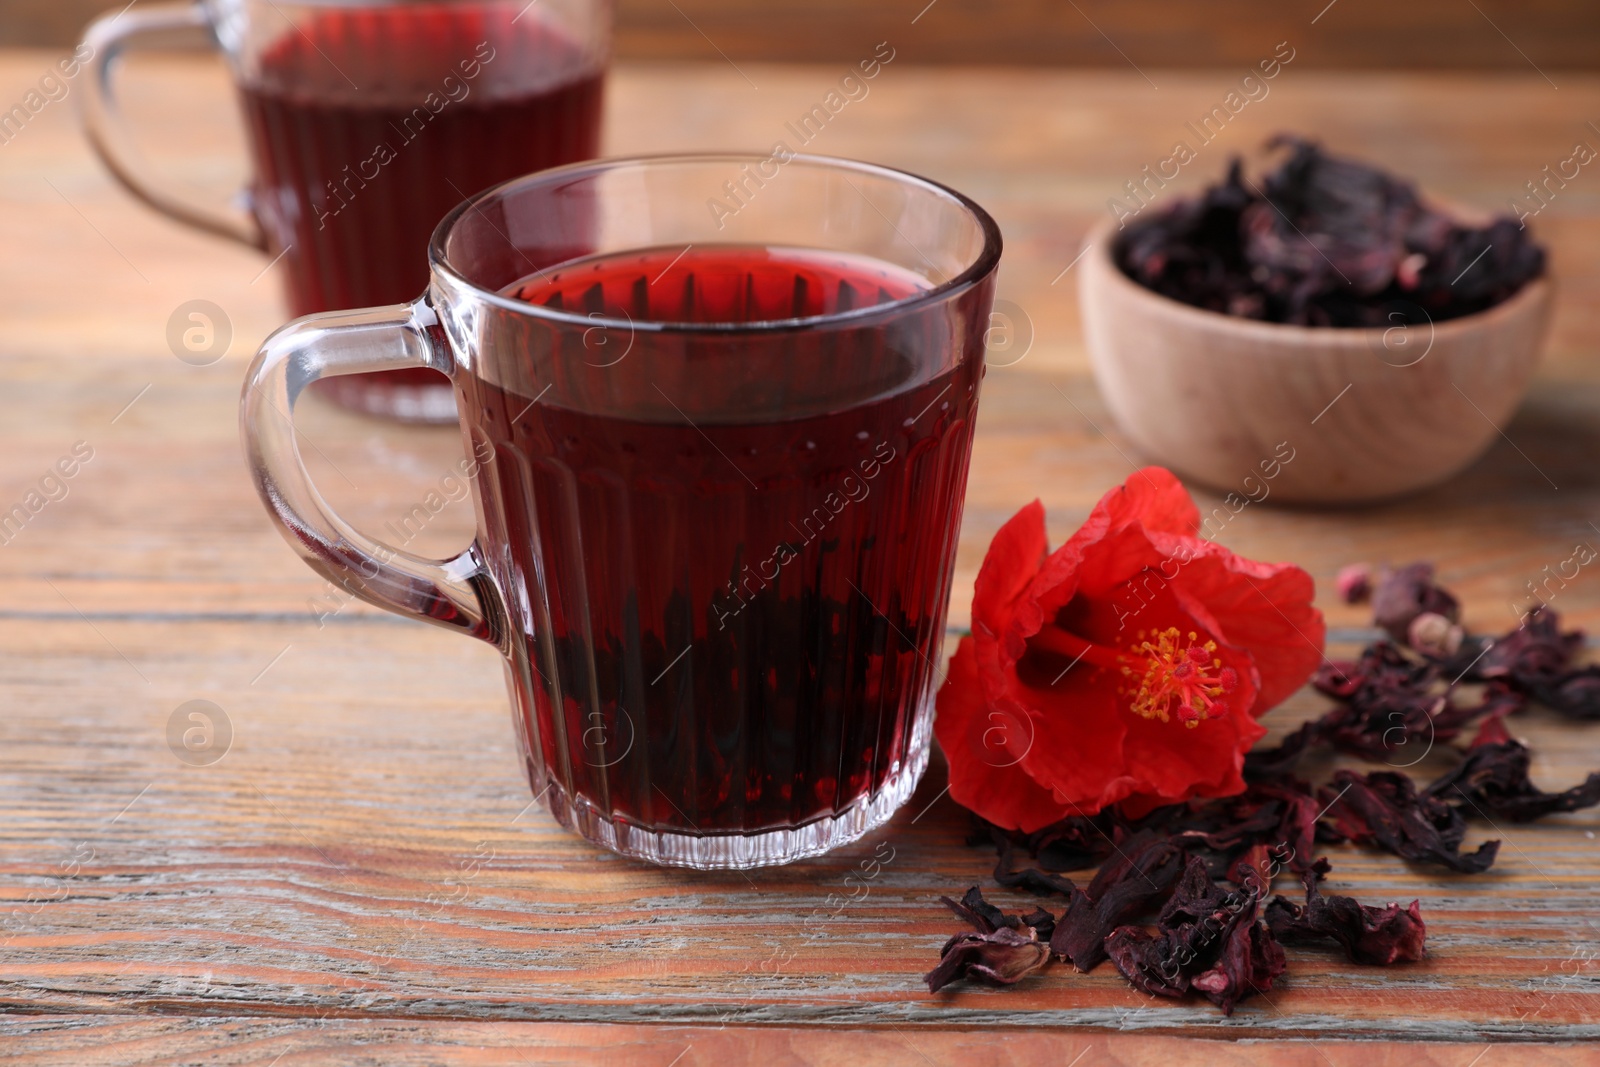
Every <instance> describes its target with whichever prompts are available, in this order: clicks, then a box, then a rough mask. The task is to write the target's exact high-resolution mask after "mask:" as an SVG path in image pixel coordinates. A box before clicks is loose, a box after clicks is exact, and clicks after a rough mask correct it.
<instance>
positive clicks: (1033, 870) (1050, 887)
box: [994, 836, 1077, 897]
mask: <svg viewBox="0 0 1600 1067" xmlns="http://www.w3.org/2000/svg"><path fill="white" fill-rule="evenodd" d="M995 847H996V849H997V850H998V851H999V856H998V857H997V858H996V859H995V864H994V880H995V882H996V883H997V884H999V885H1001V886H1003V887H1004V888H1006V889H1020V890H1022V891H1024V892H1027V893H1036V894H1038V895H1039V896H1041V897H1047V896H1051V895H1053V894H1058V895H1060V896H1064V897H1070V896H1071V895H1072V894H1073V892H1074V890H1076V888H1077V887H1076V886H1075V885H1073V882H1072V879H1070V878H1068V877H1066V876H1065V875H1061V874H1056V873H1054V872H1052V871H1045V870H1040V869H1039V868H1037V867H1023V868H1021V869H1017V868H1016V867H1015V866H1014V865H1013V859H1012V857H1013V855H1014V854H1015V851H1016V849H1015V848H1014V847H1013V845H1012V844H1011V841H1010V839H1008V838H1006V837H1005V836H999V837H997V838H996V840H995Z"/></svg>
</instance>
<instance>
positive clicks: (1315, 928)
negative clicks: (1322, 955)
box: [1266, 873, 1428, 965]
mask: <svg viewBox="0 0 1600 1067" xmlns="http://www.w3.org/2000/svg"><path fill="white" fill-rule="evenodd" d="M1303 881H1304V884H1305V887H1306V903H1305V907H1301V906H1300V905H1298V904H1295V903H1294V902H1292V901H1290V900H1288V899H1287V898H1285V897H1281V896H1280V897H1277V898H1275V899H1274V900H1273V901H1272V903H1270V904H1268V905H1267V911H1266V918H1267V925H1268V926H1269V927H1271V929H1272V932H1273V934H1274V935H1275V936H1276V937H1277V938H1278V939H1279V940H1281V941H1286V942H1290V943H1293V942H1297V941H1315V940H1319V939H1322V938H1331V939H1333V940H1334V941H1337V942H1339V944H1340V945H1342V946H1343V947H1344V953H1345V955H1346V956H1347V957H1348V958H1349V959H1350V961H1351V962H1352V963H1371V964H1378V965H1387V964H1391V963H1396V962H1400V961H1409V960H1420V959H1421V958H1422V956H1423V942H1424V939H1425V938H1426V937H1427V932H1428V928H1427V925H1426V924H1425V923H1423V921H1422V905H1421V903H1420V902H1418V901H1415V900H1413V901H1412V902H1411V906H1410V907H1409V908H1404V909H1402V908H1401V907H1400V905H1399V904H1390V905H1388V906H1387V907H1383V908H1373V907H1368V906H1367V905H1365V904H1362V903H1359V902H1358V901H1356V900H1355V899H1353V898H1351V897H1342V896H1338V895H1336V894H1333V893H1330V894H1328V895H1327V896H1323V895H1322V893H1320V892H1319V891H1318V890H1317V879H1316V876H1315V875H1313V874H1309V873H1308V874H1306V875H1305V877H1304V879H1303Z"/></svg>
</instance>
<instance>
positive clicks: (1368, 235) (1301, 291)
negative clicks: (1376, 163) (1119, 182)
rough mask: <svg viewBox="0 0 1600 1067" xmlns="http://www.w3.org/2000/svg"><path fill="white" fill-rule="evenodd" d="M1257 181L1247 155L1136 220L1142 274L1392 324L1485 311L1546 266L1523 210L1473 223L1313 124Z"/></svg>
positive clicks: (1210, 291) (1219, 293) (1131, 258)
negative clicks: (1320, 137) (1317, 137)
mask: <svg viewBox="0 0 1600 1067" xmlns="http://www.w3.org/2000/svg"><path fill="white" fill-rule="evenodd" d="M1269 147H1271V148H1285V149H1287V153H1288V154H1287V157H1286V158H1285V159H1284V160H1283V162H1282V163H1281V164H1280V165H1279V166H1278V168H1277V169H1276V170H1274V171H1272V172H1271V173H1269V174H1267V175H1265V176H1264V177H1262V178H1261V180H1260V181H1259V182H1257V181H1253V180H1252V179H1250V178H1248V177H1246V176H1245V174H1244V169H1243V166H1242V165H1241V164H1240V162H1239V161H1238V160H1237V159H1236V160H1234V161H1233V164H1232V165H1231V167H1230V168H1229V171H1228V175H1227V178H1226V179H1225V180H1224V181H1223V182H1222V183H1220V184H1218V185H1214V186H1212V187H1210V188H1209V189H1207V190H1206V191H1205V192H1204V194H1202V195H1201V196H1200V197H1198V198H1195V199H1190V200H1184V201H1180V202H1179V203H1177V204H1174V205H1173V206H1172V207H1170V208H1168V209H1166V210H1165V211H1162V212H1160V213H1159V214H1156V215H1154V216H1153V217H1151V218H1149V219H1143V220H1140V221H1137V222H1134V223H1130V224H1129V225H1128V226H1127V229H1126V230H1125V231H1124V234H1123V236H1122V238H1121V239H1120V240H1119V241H1118V242H1117V245H1116V248H1115V252H1114V254H1115V258H1116V261H1117V265H1118V267H1120V268H1121V270H1122V272H1123V273H1124V274H1126V275H1128V277H1130V278H1132V279H1133V280H1134V281H1136V282H1138V283H1139V284H1141V285H1143V286H1145V287H1146V288H1147V289H1152V290H1154V291H1155V292H1158V293H1161V294H1162V295H1164V296H1168V297H1171V298H1172V299H1174V300H1178V301H1181V302H1183V303H1185V304H1190V305H1193V306H1194V307H1199V308H1206V309H1208V310H1211V311H1220V312H1222V313H1224V314H1228V315H1236V316H1239V317H1242V318H1249V319H1261V320H1264V321H1267V322H1281V323H1291V324H1294V325H1300V326H1336V327H1381V328H1385V329H1387V328H1390V327H1393V326H1395V325H1397V324H1420V323H1422V322H1425V321H1432V322H1442V321H1444V320H1446V319H1453V318H1459V317H1461V316H1463V315H1471V314H1474V313H1475V312H1479V311H1484V310H1486V309H1488V308H1491V307H1493V306H1494V305H1496V304H1498V303H1500V302H1501V301H1504V300H1506V299H1507V298H1509V297H1510V296H1512V295H1513V294H1514V293H1516V292H1517V291H1518V290H1519V289H1521V288H1522V287H1523V286H1524V285H1526V284H1527V283H1528V282H1530V281H1532V280H1533V279H1535V278H1537V277H1539V276H1540V275H1541V274H1543V273H1544V267H1545V255H1544V249H1542V248H1541V247H1540V246H1539V245H1537V244H1535V243H1534V242H1533V240H1532V238H1530V237H1529V235H1528V232H1527V231H1526V230H1525V229H1524V228H1523V227H1522V226H1521V224H1519V223H1518V222H1517V220H1515V219H1512V218H1509V217H1501V218H1497V219H1494V220H1493V221H1491V222H1490V223H1489V224H1488V225H1487V226H1482V227H1477V226H1469V225H1467V224H1465V223H1463V222H1459V221H1457V220H1455V219H1453V218H1451V217H1450V216H1449V215H1446V214H1445V213H1443V212H1442V211H1440V210H1439V209H1438V208H1437V207H1434V206H1432V205H1430V204H1428V203H1427V202H1425V201H1424V200H1423V199H1422V198H1421V197H1420V196H1419V195H1418V193H1417V190H1416V188H1415V187H1414V186H1413V185H1412V184H1411V183H1409V182H1406V181H1402V180H1400V179H1398V178H1395V177H1392V176H1391V175H1389V174H1386V173H1384V172H1383V171H1381V170H1378V169H1377V168H1375V167H1371V166H1368V165H1366V164H1364V163H1360V162H1357V161H1355V160H1350V159H1344V158H1341V157H1339V156H1333V155H1329V154H1328V153H1326V152H1324V151H1323V150H1322V148H1321V146H1319V145H1318V144H1316V143H1315V142H1313V141H1309V140H1306V139H1303V138H1300V137H1293V136H1279V137H1276V138H1274V139H1273V140H1272V141H1271V142H1269Z"/></svg>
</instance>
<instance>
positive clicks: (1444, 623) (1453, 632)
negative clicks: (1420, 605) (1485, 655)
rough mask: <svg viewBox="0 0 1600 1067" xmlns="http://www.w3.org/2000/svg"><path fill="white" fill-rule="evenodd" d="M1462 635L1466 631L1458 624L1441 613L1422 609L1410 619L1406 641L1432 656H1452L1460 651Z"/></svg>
mask: <svg viewBox="0 0 1600 1067" xmlns="http://www.w3.org/2000/svg"><path fill="white" fill-rule="evenodd" d="M1464 637H1466V632H1465V631H1463V630H1462V629H1461V627H1460V626H1457V625H1456V624H1455V623H1453V622H1451V621H1450V620H1449V619H1447V618H1445V617H1444V616H1443V615H1436V614H1434V613H1433V612H1431V611H1424V612H1423V613H1422V614H1421V615H1418V616H1417V617H1416V618H1415V619H1412V620H1411V630H1410V632H1409V633H1408V634H1407V640H1406V643H1407V644H1409V645H1410V646H1411V647H1412V648H1414V649H1416V650H1417V651H1418V652H1424V653H1427V654H1429V655H1432V656H1441V657H1443V656H1453V655H1455V654H1456V653H1457V652H1458V651H1460V649H1461V641H1462V639H1463V638H1464Z"/></svg>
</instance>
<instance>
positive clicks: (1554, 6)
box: [0, 0, 1600, 81]
mask: <svg viewBox="0 0 1600 1067" xmlns="http://www.w3.org/2000/svg"><path fill="white" fill-rule="evenodd" d="M108 7H110V8H113V9H114V7H115V5H107V4H106V3H104V0H61V2H58V3H47V2H45V0H12V2H11V3H10V4H8V5H7V18H6V20H5V22H4V24H3V25H0V45H12V46H15V45H55V46H61V47H69V46H70V45H71V44H72V43H74V42H75V41H77V39H78V37H79V35H80V34H81V32H82V29H83V27H84V26H85V25H86V24H87V23H88V22H89V20H90V19H91V18H93V17H94V16H95V15H97V14H99V13H100V12H102V11H104V10H107V8H108ZM616 10H617V16H616V18H617V22H616V46H617V53H618V55H619V56H620V57H622V58H623V59H625V60H626V59H670V60H685V59H688V60H703V61H720V59H721V57H723V56H727V57H729V58H731V59H733V60H734V61H736V62H744V61H746V60H749V61H758V62H760V61H765V62H772V61H786V62H815V63H833V64H849V63H854V62H855V61H856V60H858V59H860V58H862V57H863V56H864V55H868V54H870V53H871V51H872V48H873V46H874V45H875V44H876V43H877V42H879V41H885V40H887V41H892V42H893V43H894V44H895V46H896V47H897V48H903V49H904V50H905V51H904V54H905V55H907V56H908V57H910V58H911V59H912V60H913V61H914V62H918V63H940V64H960V65H975V64H997V65H1003V66H1014V65H1019V64H1021V65H1036V66H1047V67H1049V66H1060V67H1095V68H1100V69H1104V70H1113V71H1128V70H1132V69H1135V65H1137V68H1138V69H1143V70H1147V71H1155V70H1159V69H1162V68H1171V67H1181V68H1189V69H1193V68H1197V67H1214V68H1219V69H1229V70H1235V69H1236V70H1237V71H1238V73H1240V74H1242V73H1243V72H1244V71H1245V70H1247V69H1249V68H1251V67H1254V66H1255V64H1256V63H1257V62H1258V61H1259V60H1261V59H1262V58H1264V57H1266V56H1269V55H1271V53H1272V51H1273V47H1274V46H1275V45H1276V44H1277V42H1279V41H1290V42H1292V43H1293V44H1294V46H1295V47H1296V48H1297V49H1300V50H1301V54H1302V55H1303V57H1304V58H1303V59H1302V60H1297V62H1303V63H1304V64H1305V65H1306V66H1312V67H1319V68H1323V69H1330V68H1331V69H1351V68H1359V69H1385V68H1390V69H1401V70H1438V69H1453V70H1461V69H1477V70H1504V71H1514V72H1517V73H1530V72H1533V71H1535V70H1543V71H1545V72H1547V73H1549V74H1550V75H1551V76H1552V77H1554V76H1555V75H1556V74H1558V73H1560V72H1562V71H1570V70H1593V69H1594V68H1595V56H1596V55H1597V54H1600V16H1597V14H1596V12H1595V11H1594V9H1593V8H1592V7H1590V6H1587V5H1584V4H1578V3H1572V2H1571V0H1534V2H1529V3H1522V4H1517V5H1512V4H1509V3H1506V2H1505V0H1498V2H1487V3H1479V4H1477V5H1476V9H1475V7H1474V5H1472V4H1462V3H1455V2H1453V0H1415V2H1413V3H1410V4H1404V5H1395V4H1384V3H1380V2H1379V0H1338V2H1337V6H1335V5H1334V4H1330V3H1328V0H1304V2H1296V3H1292V4H1283V3H1272V2H1271V0H1225V2H1221V3H1218V2H1213V3H1208V4H1195V3H1186V2H1184V0H1142V2H1141V3H1138V4H1126V3H1123V4H1118V3H1112V2H1110V0H1083V2H1082V3H1078V4H1076V5H1074V4H1060V3H1052V2H1050V0H1011V2H1008V3H1005V4H994V3H986V2H984V0H935V2H933V3H929V2H928V0H895V2H894V3H891V4H872V5H864V4H858V3H851V2H850V0H805V2H802V0H773V2H767V3H762V4H751V3H746V2H743V0H678V2H677V3H661V2H660V0H620V2H619V3H618V4H617V6H616ZM1237 76H1238V75H1237V74H1235V77H1237ZM1557 80H1558V81H1559V79H1557Z"/></svg>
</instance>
